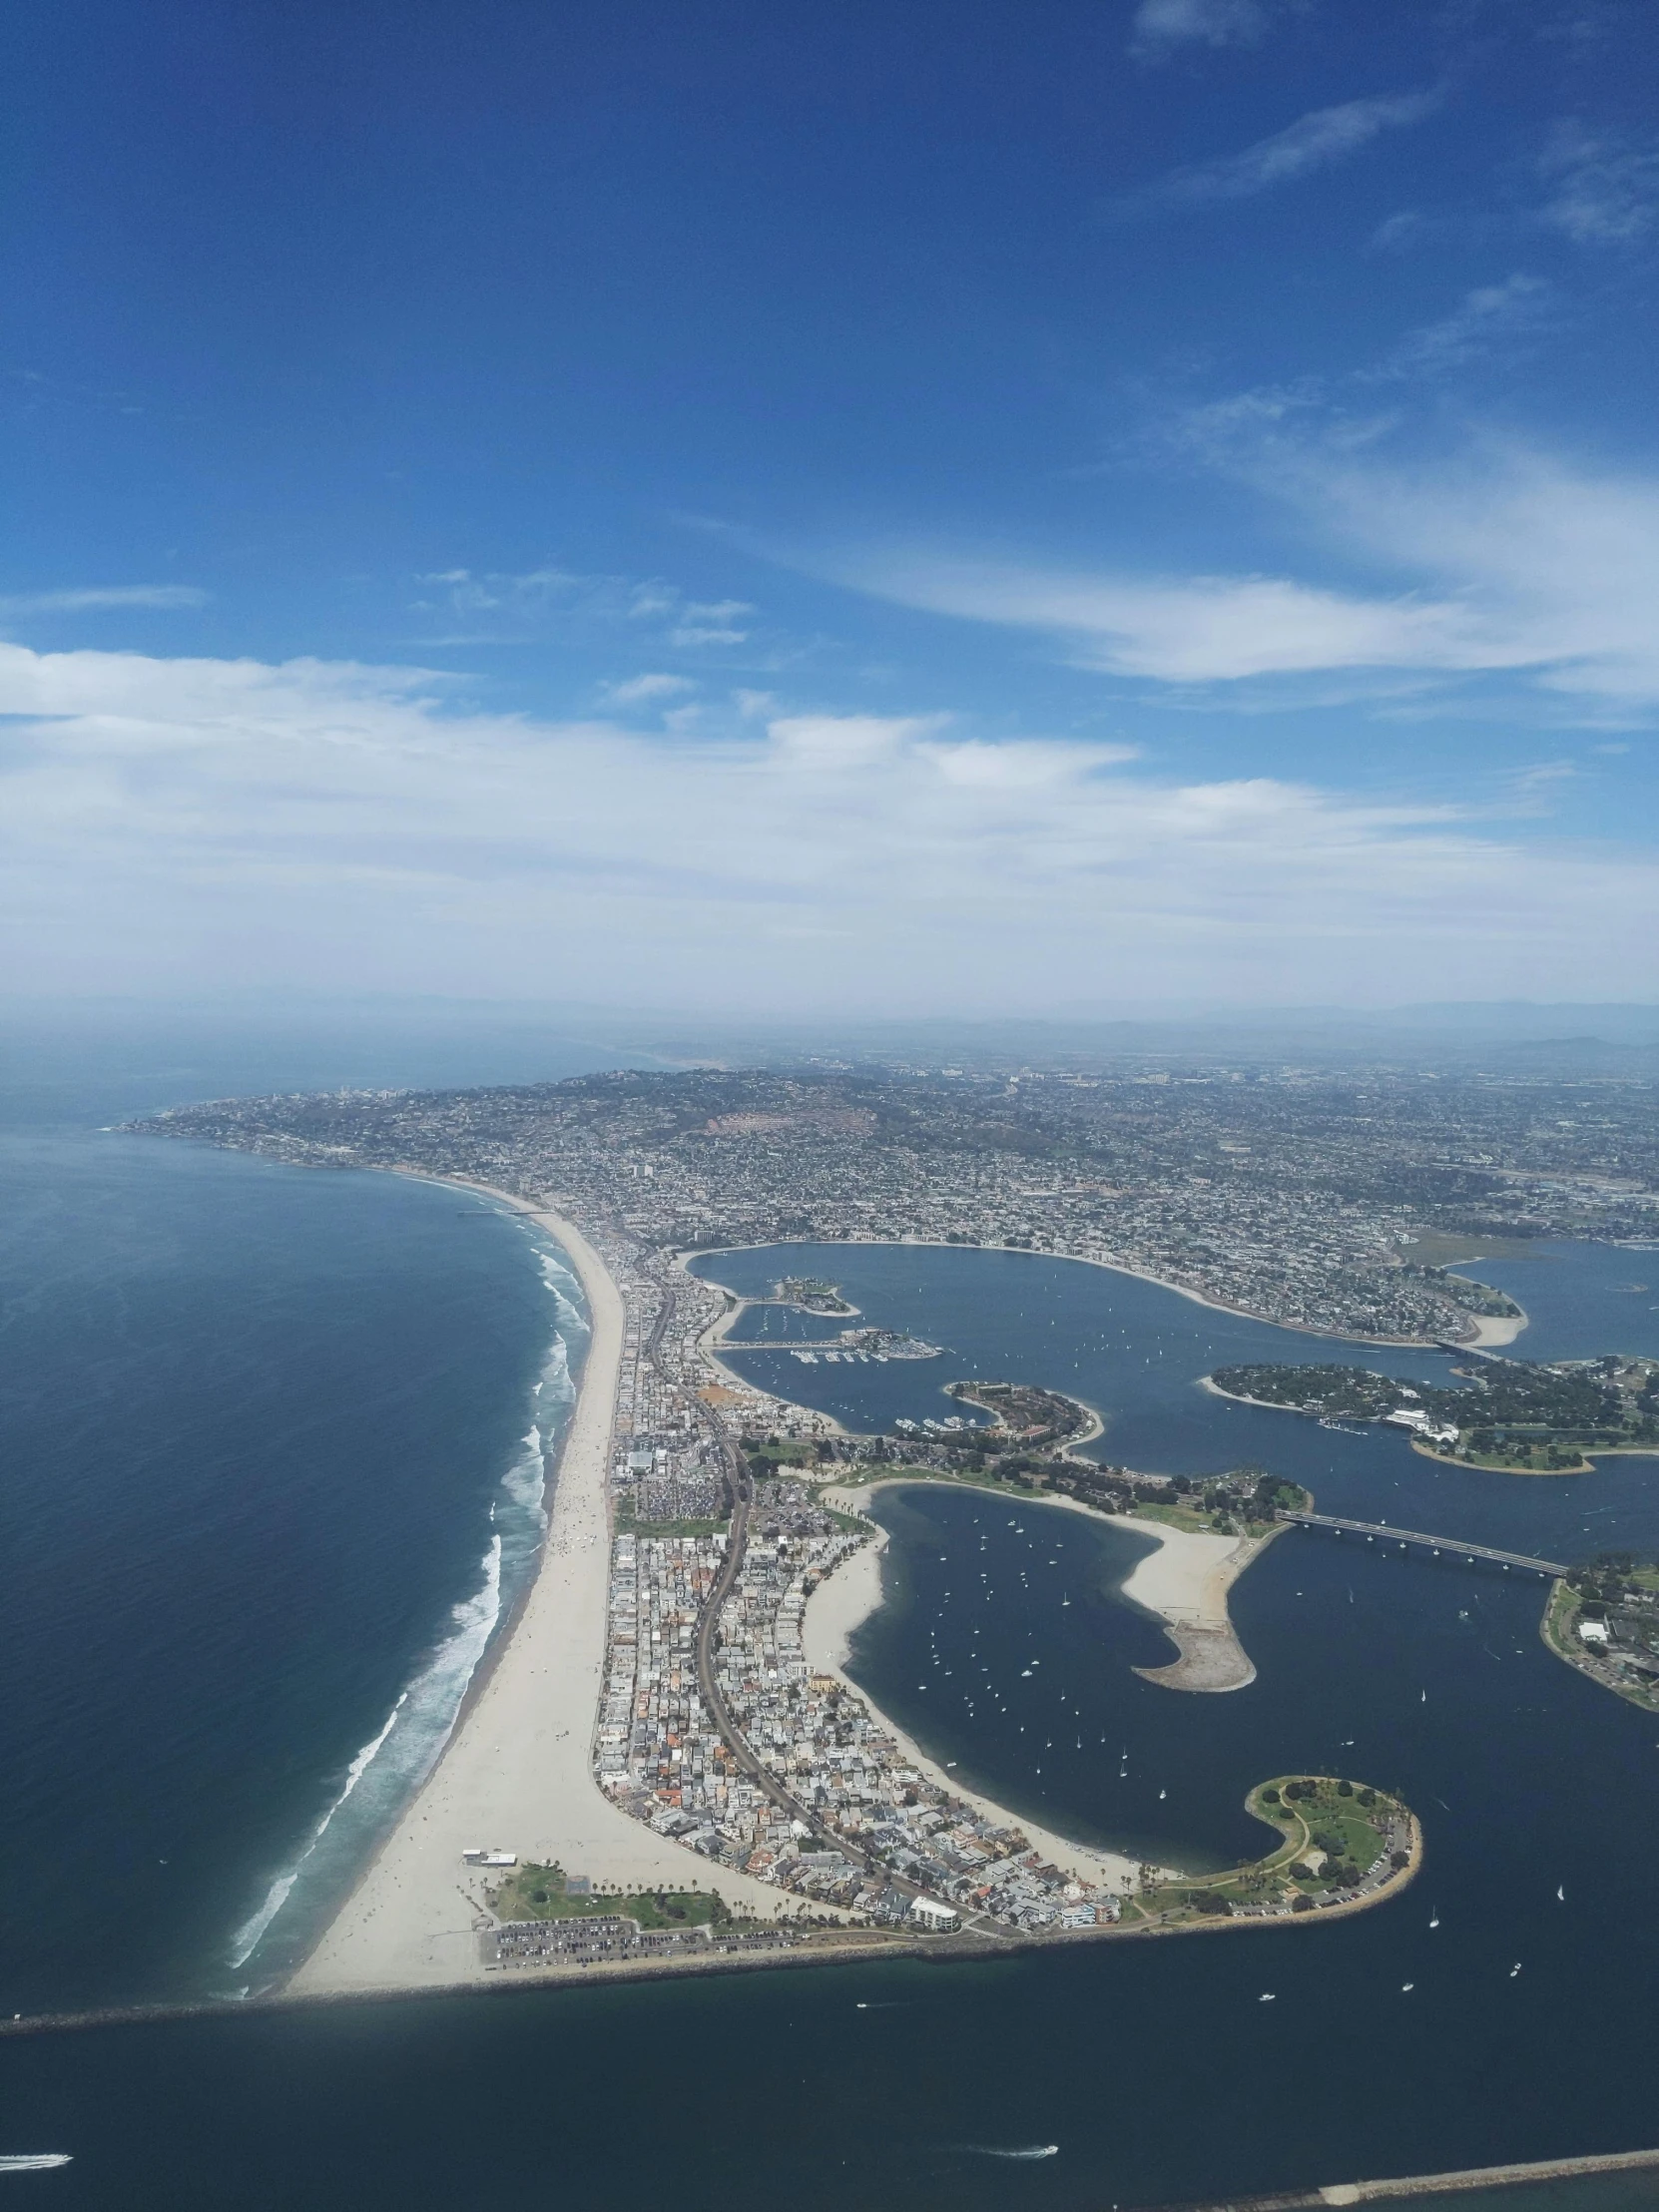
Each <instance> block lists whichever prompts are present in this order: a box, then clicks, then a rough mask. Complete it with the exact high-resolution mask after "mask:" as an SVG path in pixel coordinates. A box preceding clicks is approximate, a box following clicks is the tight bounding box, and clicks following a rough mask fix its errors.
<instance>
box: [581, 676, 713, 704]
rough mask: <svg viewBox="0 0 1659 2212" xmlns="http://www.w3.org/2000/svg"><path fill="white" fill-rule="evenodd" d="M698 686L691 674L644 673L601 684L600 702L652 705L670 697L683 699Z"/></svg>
mask: <svg viewBox="0 0 1659 2212" xmlns="http://www.w3.org/2000/svg"><path fill="white" fill-rule="evenodd" d="M696 689H697V686H696V685H695V684H694V683H693V682H692V680H691V678H690V677H689V676H665V675H649V674H648V675H644V676H629V677H624V678H623V679H622V680H621V681H619V682H617V683H614V684H601V685H600V687H599V695H598V696H599V702H600V705H601V706H604V707H650V706H654V705H656V704H658V703H659V702H664V701H667V700H670V699H682V698H684V697H685V695H686V693H688V692H694V691H696Z"/></svg>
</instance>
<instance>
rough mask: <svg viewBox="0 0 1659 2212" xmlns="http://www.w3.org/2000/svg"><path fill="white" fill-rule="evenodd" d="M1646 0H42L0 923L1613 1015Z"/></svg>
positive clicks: (10, 465)
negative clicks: (45, 0) (952, 0)
mask: <svg viewBox="0 0 1659 2212" xmlns="http://www.w3.org/2000/svg"><path fill="white" fill-rule="evenodd" d="M1656 56H1659V37H1656V36H1655V23H1654V17H1653V13H1652V9H1651V7H1650V6H1649V5H1647V4H1645V0H1628V4H1627V0H1577V4H1574V0H1536V4H1529V0H1503V4H1501V5H1496V4H1486V0H1446V4H1439V5H1413V4H1411V0H1398V4H1392V5H1389V6H1388V7H1386V8H1377V7H1372V6H1364V7H1363V6H1359V5H1353V4H1345V0H1140V4H1138V5H1137V4H1135V0H1095V4H1094V5H1091V6H1076V5H1069V4H1056V5H1052V6H1045V5H1040V4H1039V5H1033V4H1032V0H1019V4H1007V5H977V6H975V5H965V4H962V0H956V4H953V5H951V6H949V7H945V6H943V5H933V4H931V0H906V4H904V5H902V6H899V7H894V6H892V5H891V4H890V0H887V4H884V5H880V6H875V5H867V6H866V5H862V4H856V0H854V4H843V5H841V6H839V7H836V8H834V9H822V8H808V7H805V6H797V5H794V4H791V0H773V4H770V5H767V6H761V5H759V4H758V0H748V4H727V5H719V4H714V5H707V6H703V7H700V8H697V9H686V8H683V7H668V6H661V5H653V4H646V5H640V6H635V7H633V8H631V9H629V10H628V11H626V12H624V11H617V10H596V9H577V8H572V7H559V6H553V5H548V4H546V0H537V4H535V5H529V4H515V5H496V4H491V0H467V4H466V5H465V6H461V5H458V4H455V0H450V4H448V5H444V6H438V5H411V4H408V0H400V4H398V5H397V6H376V5H366V4H358V5H352V4H349V0H347V4H345V5H341V4H339V0H333V4H330V5H328V6H326V7H324V6H316V5H308V4H305V0H283V4H281V5H280V6H277V5H262V4H258V0H255V4H249V5H245V6H242V7H239V8H237V9H234V10H233V9H225V8H223V7H218V6H209V5H206V4H203V5H198V6H187V5H180V4H177V0H157V4H156V5H155V6H152V7H150V8H148V9H145V10H142V11H140V10H132V9H126V8H117V7H115V6H113V5H110V4H103V5H90V4H85V0H82V4H76V0H67V4H65V0H60V4H59V5H57V6H55V7H54V8H52V9H50V10H48V9H44V8H40V9H35V10H34V11H32V14H31V15H30V17H29V18H28V20H27V21H25V23H24V24H23V27H22V32H21V36H20V38H18V39H17V41H16V45H15V49H14V66H13V68H12V71H11V72H10V88H9V91H8V92H7V94H6V96H5V97H6V99H7V101H8V102H9V103H10V104H11V106H12V108H13V111H14V112H13V113H12V115H11V116H10V118H9V119H8V125H7V139H8V142H9V145H10V148H11V151H10V154H9V157H8V161H7V190H6V206H7V217H6V223H5V232H4V254H5V262H6V267H5V270H4V288H5V296H6V298H7V300H8V303H9V304H8V312H7V315H6V318H5V335H4V340H3V346H0V395H3V404H4V411H5V415H4V437H5V447H6V456H7V457H6V477H5V480H6V511H7V514H8V520H9V527H8V529H7V531H6V533H5V539H4V546H3V549H0V564H3V565H0V640H3V641H4V642H0V714H4V715H5V716H6V717H7V718H8V719H7V720H6V721H5V723H4V725H3V727H4V730H5V732H6V737H5V747H4V753H3V755H0V760H3V762H4V773H5V777H6V783H5V787H4V790H5V793H6V797H5V800H4V804H3V807H0V839H3V840H4V841H3V852H4V878H5V884H6V888H5V890H4V892H3V893H0V898H3V911H4V913H5V917H6V923H5V925H6V928H7V931H8V934H9V937H10V941H11V944H12V946H13V950H12V952H11V954H10V955H9V956H8V957H9V964H10V965H11V967H12V971H13V973H14V974H15V975H19V976H22V977H25V978H26V979H27V987H28V988H30V989H32V990H35V991H39V992H42V993H69V994H81V993H104V992H112V991H113V992H132V993H136V994H138V995H141V996H143V995H192V994H195V993H199V992H211V991H216V990H225V989H243V988H248V989H253V990H256V991H282V992H288V993H293V992H297V993H300V994H304V993H307V992H309V993H315V994H319V995H326V994H328V993H332V992H340V991H380V992H390V993H398V992H422V991H437V992H443V993H454V994H458V995H462V996H478V997H485V998H488V997H511V998H524V997H535V996H538V995H545V996H550V997H551V996H557V997H560V998H569V997H572V996H577V997H583V996H589V997H592V998H594V999H596V1000H600V1001H609V1002H612V1003H619V1004H626V1003H649V1004H665V1003H672V1004H684V1005H704V1006H709V1007H713V1008H722V1009H725V1008H731V1009H734V1010H738V1009H741V1010H744V1011H762V1012H764V1011H767V1010H769V1009H788V1010H789V1011H790V1012H792V1013H794V1014H799V1013H801V1012H802V1011H811V1010H812V1009H814V1008H823V1009H824V1010H826V1011H835V1012H842V1011H854V1010H857V1011H870V1012H907V1011H961V1010H969V1009H973V1008H982V1009H983V1010H986V1011H992V1012H1005V1011H1035V1010H1062V1009H1073V1008H1079V1007H1087V1006H1093V1005H1112V1006H1117V1005H1146V1006H1148V1007H1156V1006H1157V1005H1158V1004H1160V1003H1166V1002H1172V1001H1175V1000H1180V1001H1182V1002H1185V1003H1191V1002H1193V1001H1195V1000H1201V1001H1214V1002H1218V1003H1223V1002H1228V1001H1246V1002H1273V1003H1294V1002H1298V1001H1333V1000H1336V1001H1346V1002H1350V1003H1356V1004H1377V1003H1387V1002H1389V1001H1390V1000H1399V999H1405V1000H1416V999H1421V998H1424V997H1440V996H1443V997H1470V996H1472V997H1482V996H1492V997H1498V996H1514V995H1523V996H1533V995H1535V996H1538V997H1551V998H1559V997H1582V998H1587V999H1594V998H1608V997H1643V998H1651V997H1659V973H1656V969H1659V958H1656V954H1655V950H1654V947H1655V945H1656V944H1659V929H1656V927H1655V923H1656V921H1659V871H1656V868H1655V851H1654V845H1655V834H1656V825H1659V810H1656V809H1655V806H1654V804H1653V801H1654V793H1655V776H1654V769H1653V752H1652V726H1653V721H1654V715H1655V709H1656V704H1659V623H1656V621H1655V608H1656V600H1659V460H1656V455H1655V450H1654V448H1655V435H1654V413H1653V371H1652V363H1653V360H1654V357H1655V351H1656V347H1655V334H1656V333H1655V330H1654V293H1655V285H1654V276H1655V266H1656V259H1659V125H1656V124H1655V121H1654V119H1655V117H1656V116H1659V99H1656V97H1655V95H1656V91H1659V86H1656V82H1655V79H1656V76H1659V70H1656V67H1655V60H1656Z"/></svg>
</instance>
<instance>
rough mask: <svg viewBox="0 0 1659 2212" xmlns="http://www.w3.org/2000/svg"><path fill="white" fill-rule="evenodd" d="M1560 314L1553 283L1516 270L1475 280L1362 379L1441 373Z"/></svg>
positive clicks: (1512, 340) (1411, 332) (1550, 320)
mask: <svg viewBox="0 0 1659 2212" xmlns="http://www.w3.org/2000/svg"><path fill="white" fill-rule="evenodd" d="M1560 313H1561V303H1560V300H1559V297H1558V295H1557V293H1556V290H1555V287H1554V285H1552V284H1550V283H1547V282H1546V281H1545V280H1544V278H1543V277H1530V276H1528V275H1526V273H1525V272H1524V271H1517V272H1516V274H1515V275H1514V276H1512V277H1505V278H1504V280H1503V282H1502V283H1500V284H1477V285H1476V286H1475V287H1474V289H1473V290H1472V291H1469V292H1465V293H1464V295H1463V298H1462V300H1461V302H1460V304H1459V305H1458V306H1457V307H1455V308H1454V309H1453V310H1452V312H1451V313H1450V314H1448V315H1445V316H1443V317H1442V318H1441V320H1439V321H1438V322H1430V323H1426V324H1424V325H1423V326H1422V327H1421V328H1420V329H1416V330H1410V331H1407V332H1406V334H1405V336H1404V337H1403V338H1401V339H1400V341H1399V343H1398V344H1397V345H1395V346H1394V347H1392V348H1391V350H1390V351H1389V353H1388V354H1387V356H1386V358H1385V359H1384V360H1383V362H1382V363H1381V364H1380V365H1379V366H1378V367H1377V368H1376V369H1372V370H1366V371H1362V380H1371V381H1377V380H1384V379H1390V378H1391V379H1400V378H1404V377H1412V376H1443V375H1447V374H1449V373H1450V371H1451V370H1453V369H1457V368H1462V367H1465V366H1466V365H1467V364H1468V363H1469V362H1470V361H1473V360H1478V359H1479V358H1481V356H1482V355H1485V354H1488V353H1491V352H1492V351H1494V350H1495V349H1497V348H1499V347H1502V346H1511V347H1512V346H1513V344H1514V341H1515V340H1516V339H1517V338H1522V337H1526V336H1528V335H1531V334H1533V333H1535V332H1537V331H1540V330H1542V329H1544V328H1546V327H1547V325H1548V324H1549V323H1551V322H1552V321H1554V320H1555V319H1556V318H1557V317H1558V316H1559V315H1560Z"/></svg>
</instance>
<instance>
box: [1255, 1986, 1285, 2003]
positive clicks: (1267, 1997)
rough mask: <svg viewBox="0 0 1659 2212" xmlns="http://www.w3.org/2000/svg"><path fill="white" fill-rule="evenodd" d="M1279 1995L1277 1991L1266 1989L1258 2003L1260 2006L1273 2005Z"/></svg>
mask: <svg viewBox="0 0 1659 2212" xmlns="http://www.w3.org/2000/svg"><path fill="white" fill-rule="evenodd" d="M1278 1993H1279V1992H1278V1991H1277V1990H1276V1989H1264V1990H1263V1991H1262V1993H1261V1995H1260V1996H1259V1997H1258V1998H1257V1999H1256V2001H1257V2003H1258V2004H1271V2003H1272V2002H1273V2000H1274V1998H1275V1997H1276V1996H1277V1995H1278Z"/></svg>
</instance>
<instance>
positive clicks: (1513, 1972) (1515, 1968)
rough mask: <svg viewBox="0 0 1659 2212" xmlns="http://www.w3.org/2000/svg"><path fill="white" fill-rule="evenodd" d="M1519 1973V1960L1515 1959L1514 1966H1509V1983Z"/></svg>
mask: <svg viewBox="0 0 1659 2212" xmlns="http://www.w3.org/2000/svg"><path fill="white" fill-rule="evenodd" d="M1519 1972H1520V1960H1519V1959H1518V1958H1517V1959H1516V1960H1515V1962H1514V1964H1513V1965H1512V1966H1511V1967H1510V1968H1509V1979H1510V1980H1511V1981H1513V1980H1514V1978H1515V1976H1516V1974H1518V1973H1519Z"/></svg>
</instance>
